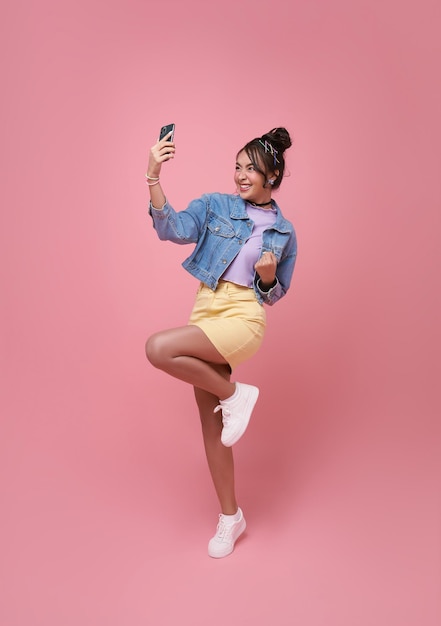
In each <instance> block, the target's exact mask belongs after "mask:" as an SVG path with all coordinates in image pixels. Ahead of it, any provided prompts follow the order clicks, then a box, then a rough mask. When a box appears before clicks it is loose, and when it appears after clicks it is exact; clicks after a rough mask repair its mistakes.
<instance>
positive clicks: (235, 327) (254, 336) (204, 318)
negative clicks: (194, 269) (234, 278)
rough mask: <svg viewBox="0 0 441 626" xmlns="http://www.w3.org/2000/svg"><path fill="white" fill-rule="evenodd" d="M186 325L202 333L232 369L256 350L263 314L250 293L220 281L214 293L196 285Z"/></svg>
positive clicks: (260, 335) (251, 292) (264, 318)
mask: <svg viewBox="0 0 441 626" xmlns="http://www.w3.org/2000/svg"><path fill="white" fill-rule="evenodd" d="M188 323H189V324H192V325H195V326H199V328H201V329H202V330H203V331H204V333H205V334H206V335H207V337H208V339H209V340H210V341H211V343H212V344H213V345H214V347H215V348H216V350H217V351H218V352H219V353H220V354H221V355H222V356H223V357H224V359H225V360H226V361H227V363H228V364H229V365H230V367H231V369H233V368H234V367H236V366H237V365H239V363H242V362H243V361H246V360H247V359H249V358H250V357H251V356H252V355H253V354H254V353H255V352H257V350H258V349H259V348H260V345H261V343H262V340H263V336H264V334H265V326H266V313H265V309H264V308H263V306H262V305H261V304H259V303H258V302H257V299H256V295H255V293H254V289H252V288H249V287H242V286H241V285H235V284H234V283H230V282H228V281H222V280H221V281H219V284H218V286H217V289H216V290H215V291H213V290H212V289H210V288H209V287H207V286H206V285H204V284H203V283H201V284H200V285H199V288H198V291H197V294H196V302H195V304H194V307H193V311H192V312H191V315H190V319H189V321H188Z"/></svg>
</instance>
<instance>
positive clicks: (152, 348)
mask: <svg viewBox="0 0 441 626" xmlns="http://www.w3.org/2000/svg"><path fill="white" fill-rule="evenodd" d="M160 344H161V341H160V339H159V337H158V335H152V336H151V337H149V338H148V339H147V341H146V342H145V353H146V356H147V358H148V360H149V361H150V363H151V364H152V365H154V366H155V367H161V346H160Z"/></svg>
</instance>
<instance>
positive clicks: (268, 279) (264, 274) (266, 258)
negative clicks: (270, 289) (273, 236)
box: [254, 252, 277, 286]
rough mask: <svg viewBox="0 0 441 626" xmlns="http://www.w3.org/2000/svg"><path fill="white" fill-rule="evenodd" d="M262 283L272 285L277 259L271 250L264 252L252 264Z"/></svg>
mask: <svg viewBox="0 0 441 626" xmlns="http://www.w3.org/2000/svg"><path fill="white" fill-rule="evenodd" d="M254 269H255V270H256V272H257V273H258V274H259V277H260V280H261V282H262V283H263V285H264V286H265V285H272V284H273V282H274V281H275V279H276V269H277V259H276V257H275V256H274V254H273V253H272V252H264V253H263V254H262V256H261V257H260V259H259V260H258V261H257V263H256V264H255V266H254Z"/></svg>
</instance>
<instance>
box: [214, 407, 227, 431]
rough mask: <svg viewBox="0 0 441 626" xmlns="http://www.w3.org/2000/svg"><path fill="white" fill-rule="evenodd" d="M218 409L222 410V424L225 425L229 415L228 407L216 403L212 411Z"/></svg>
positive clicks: (215, 411)
mask: <svg viewBox="0 0 441 626" xmlns="http://www.w3.org/2000/svg"><path fill="white" fill-rule="evenodd" d="M218 411H222V423H223V425H224V426H226V424H228V418H229V417H230V416H231V411H230V409H228V408H227V407H226V406H222V405H221V404H218V405H217V407H216V408H215V409H214V411H213V413H217V412H218Z"/></svg>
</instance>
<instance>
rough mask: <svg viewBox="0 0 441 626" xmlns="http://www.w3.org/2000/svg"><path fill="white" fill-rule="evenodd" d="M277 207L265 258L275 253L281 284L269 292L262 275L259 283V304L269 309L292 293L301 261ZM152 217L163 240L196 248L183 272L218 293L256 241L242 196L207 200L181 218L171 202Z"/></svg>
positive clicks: (195, 204) (195, 203)
mask: <svg viewBox="0 0 441 626" xmlns="http://www.w3.org/2000/svg"><path fill="white" fill-rule="evenodd" d="M273 206H274V207H275V208H276V210H277V217H276V221H275V223H274V224H273V225H272V226H271V227H269V228H267V229H266V230H264V232H263V235H262V250H261V254H263V253H264V252H267V251H271V252H272V253H273V254H274V255H275V257H276V258H277V270H276V284H275V285H274V286H273V287H271V289H270V290H269V291H263V290H262V289H261V288H260V282H259V275H258V274H257V272H256V273H255V275H254V279H253V286H254V291H255V293H256V298H257V301H258V302H259V303H260V304H263V303H265V304H269V305H272V304H274V303H275V302H277V300H280V298H281V297H282V296H284V295H285V293H286V292H287V291H288V288H289V286H290V283H291V277H292V273H293V270H294V264H295V260H296V255H297V241H296V234H295V231H294V227H293V225H292V224H291V222H289V221H288V220H286V219H285V218H284V217H283V215H282V212H281V211H280V209H279V207H278V206H277V204H276V203H275V202H274V201H273ZM149 213H150V215H151V216H152V218H153V226H154V228H155V230H156V232H157V234H158V237H159V238H160V239H162V240H168V241H173V242H174V243H179V244H186V243H195V244H196V247H195V249H194V250H193V252H192V254H191V255H190V256H189V257H188V258H187V259H185V261H184V262H183V263H182V266H183V267H184V268H185V269H186V270H187V271H188V272H190V274H192V275H193V276H194V277H195V278H197V279H199V280H200V281H201V282H203V283H205V284H206V285H207V286H208V287H209V288H210V289H213V290H214V289H216V287H217V284H218V282H219V279H220V278H221V277H222V274H223V273H224V272H225V270H226V269H227V267H228V266H229V265H230V263H231V262H232V261H233V259H234V258H235V257H236V256H237V254H238V253H239V251H240V249H241V247H242V246H243V244H244V243H245V242H246V240H247V239H248V237H249V236H250V234H251V231H252V229H253V223H254V222H253V221H252V220H251V219H250V218H249V217H248V214H247V211H246V203H245V201H244V200H242V198H241V197H240V196H234V195H229V194H221V193H213V194H206V195H203V196H202V197H201V198H198V199H196V200H193V201H192V202H190V204H189V205H188V207H187V208H186V209H185V211H179V212H177V211H175V210H174V209H173V208H172V206H171V205H170V204H169V203H168V202H166V203H165V205H164V206H163V207H162V209H155V208H154V207H153V206H152V204H151V203H150V208H149Z"/></svg>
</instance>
